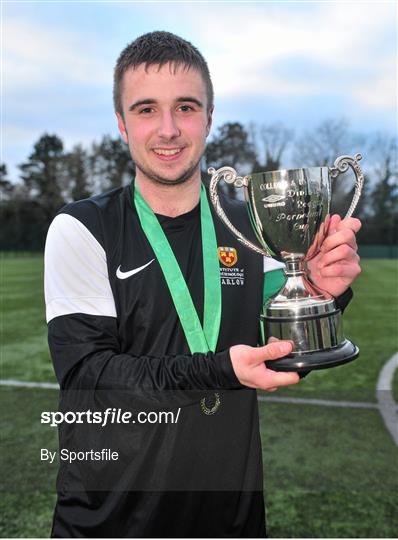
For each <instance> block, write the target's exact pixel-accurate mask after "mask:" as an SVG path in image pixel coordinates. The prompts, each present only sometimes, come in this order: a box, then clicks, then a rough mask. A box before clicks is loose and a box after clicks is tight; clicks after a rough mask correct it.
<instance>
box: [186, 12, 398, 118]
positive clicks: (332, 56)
mask: <svg viewBox="0 0 398 540" xmlns="http://www.w3.org/2000/svg"><path fill="white" fill-rule="evenodd" d="M282 4H283V3H282ZM304 8H305V9H304ZM187 9H188V11H189V12H190V15H191V16H189V15H188V16H187V13H185V16H186V20H187V21H190V23H191V24H193V25H194V31H195V34H196V36H197V38H199V40H200V42H201V44H202V45H201V47H202V49H205V55H206V57H207V59H208V61H209V64H210V68H211V72H212V74H213V80H214V85H215V87H216V89H217V95H221V96H228V95H230V96H237V95H239V94H245V95H247V94H253V95H254V94H256V95H261V94H263V95H265V94H273V95H275V94H276V95H280V94H282V95H283V94H285V95H306V94H307V95H308V94H317V93H327V92H328V91H329V92H330V93H334V94H336V93H337V94H344V95H346V96H350V97H351V98H352V99H353V100H357V101H358V102H359V103H361V104H363V105H365V106H372V107H385V108H391V107H394V106H395V99H394V96H393V93H394V82H392V81H393V80H395V77H396V62H395V43H394V42H393V36H392V34H393V32H394V21H395V8H394V4H393V3H382V2H378V3H377V4H376V3H366V2H357V3H353V2H351V3H350V2H344V3H337V2H334V3H330V2H325V3H318V4H314V5H311V6H309V5H308V4H307V5H306V6H303V9H300V10H298V9H288V5H281V4H277V5H275V4H271V5H266V6H265V5H264V4H246V5H243V4H237V5H234V4H230V5H228V4H214V5H212V4H206V10H203V12H202V11H201V12H200V14H199V8H198V7H197V6H191V7H189V4H188V5H187ZM195 13H196V17H194V14H195ZM193 21H194V22H193ZM386 32H390V34H391V46H390V48H388V42H387V46H386V43H385V36H386ZM387 40H388V37H387ZM203 46H204V47H203ZM289 60H291V61H295V62H296V64H297V67H299V66H300V62H301V61H304V62H306V63H307V65H308V63H313V64H314V65H318V66H322V67H323V70H322V71H324V72H326V76H325V75H323V76H322V77H319V78H317V77H312V78H309V77H308V78H307V79H306V78H304V77H303V78H302V79H301V78H300V77H297V69H296V74H295V76H294V77H292V78H290V77H289V76H288V74H287V75H281V74H278V73H277V71H276V70H275V69H274V68H275V66H277V64H278V62H284V63H285V62H288V61H289ZM327 70H330V77H328V76H327ZM336 74H337V75H336ZM361 81H362V84H361ZM363 84H368V88H367V89H364V87H363V86H362V85H363ZM370 87H371V88H370ZM325 90H326V92H325ZM373 92H377V93H378V95H377V96H374V97H373V98H372V93H373Z"/></svg>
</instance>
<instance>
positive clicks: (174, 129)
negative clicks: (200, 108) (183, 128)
mask: <svg viewBox="0 0 398 540" xmlns="http://www.w3.org/2000/svg"><path fill="white" fill-rule="evenodd" d="M179 135H180V130H179V127H178V125H177V121H176V118H175V117H174V115H173V113H172V112H171V111H166V112H164V113H163V114H162V116H161V122H160V126H159V136H160V137H162V138H163V139H175V138H176V137H178V136H179Z"/></svg>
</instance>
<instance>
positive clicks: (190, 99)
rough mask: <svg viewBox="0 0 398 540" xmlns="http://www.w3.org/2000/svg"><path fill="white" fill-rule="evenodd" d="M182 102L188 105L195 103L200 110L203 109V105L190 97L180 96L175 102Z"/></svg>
mask: <svg viewBox="0 0 398 540" xmlns="http://www.w3.org/2000/svg"><path fill="white" fill-rule="evenodd" d="M182 101H184V102H188V103H196V105H197V106H198V107H200V108H203V103H202V102H201V101H199V100H198V99H197V98H195V97H192V96H182V97H179V98H177V102H178V103H181V102H182Z"/></svg>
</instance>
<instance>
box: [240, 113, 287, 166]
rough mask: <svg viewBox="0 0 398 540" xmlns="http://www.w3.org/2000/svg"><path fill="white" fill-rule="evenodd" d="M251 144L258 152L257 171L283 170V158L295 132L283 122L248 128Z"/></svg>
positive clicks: (253, 125)
mask: <svg viewBox="0 0 398 540" xmlns="http://www.w3.org/2000/svg"><path fill="white" fill-rule="evenodd" d="M248 133H249V134H250V140H251V143H252V144H253V145H254V146H255V148H256V150H257V162H256V165H255V171H254V172H256V171H275V170H277V169H280V168H281V163H282V156H283V154H284V153H285V151H286V149H287V148H288V146H289V144H290V143H291V142H292V141H293V138H294V131H293V130H292V129H287V128H286V127H285V126H284V125H283V124H282V123H281V122H279V123H275V124H269V125H267V124H261V125H258V124H255V123H254V122H252V123H250V124H249V126H248Z"/></svg>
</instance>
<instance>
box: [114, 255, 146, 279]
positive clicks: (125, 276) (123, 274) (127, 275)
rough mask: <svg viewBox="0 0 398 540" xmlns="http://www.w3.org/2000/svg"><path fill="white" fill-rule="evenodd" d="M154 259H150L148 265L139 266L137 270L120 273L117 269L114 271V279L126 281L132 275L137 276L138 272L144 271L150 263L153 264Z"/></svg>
mask: <svg viewBox="0 0 398 540" xmlns="http://www.w3.org/2000/svg"><path fill="white" fill-rule="evenodd" d="M154 260H155V259H152V260H151V261H149V262H148V263H146V264H144V265H143V266H140V267H139V268H134V269H133V270H130V271H129V272H122V271H121V270H120V266H119V268H118V269H117V270H116V277H117V278H119V279H127V278H129V277H131V276H134V274H138V272H141V270H144V268H146V267H147V266H149V265H150V264H151V263H153V261H154Z"/></svg>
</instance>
